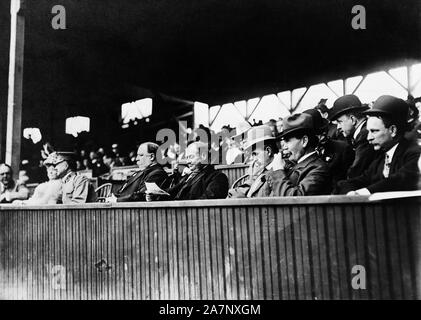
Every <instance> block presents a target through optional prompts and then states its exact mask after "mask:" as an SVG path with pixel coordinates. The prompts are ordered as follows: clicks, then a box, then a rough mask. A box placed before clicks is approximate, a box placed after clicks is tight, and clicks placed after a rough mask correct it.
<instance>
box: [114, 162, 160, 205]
mask: <svg viewBox="0 0 421 320" xmlns="http://www.w3.org/2000/svg"><path fill="white" fill-rule="evenodd" d="M167 177H168V176H167V173H166V172H165V170H164V169H163V168H162V166H161V165H159V164H154V165H151V166H149V167H147V168H146V169H144V170H142V171H139V172H136V173H135V174H133V175H132V176H131V177H130V178H129V179H128V180H127V182H126V183H125V184H124V185H123V186H122V187H121V188H120V189H119V190H118V191H117V193H116V194H115V196H116V197H117V202H125V201H145V200H146V199H145V191H146V185H145V182H155V183H156V184H157V185H158V187H160V188H162V186H163V184H164V183H165V180H166V179H167Z"/></svg>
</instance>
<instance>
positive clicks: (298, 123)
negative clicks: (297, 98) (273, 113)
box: [279, 113, 315, 138]
mask: <svg viewBox="0 0 421 320" xmlns="http://www.w3.org/2000/svg"><path fill="white" fill-rule="evenodd" d="M283 128H284V130H283V131H282V132H281V133H280V134H279V138H285V137H286V136H290V135H291V134H292V133H297V132H306V133H313V134H315V130H314V125H313V119H312V117H311V115H309V114H307V113H297V114H293V115H291V116H289V117H286V118H285V119H284V121H283Z"/></svg>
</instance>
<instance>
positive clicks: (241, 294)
mask: <svg viewBox="0 0 421 320" xmlns="http://www.w3.org/2000/svg"><path fill="white" fill-rule="evenodd" d="M234 230H235V256H236V259H237V268H238V269H237V272H238V273H237V275H238V278H237V281H238V282H237V285H238V298H239V299H240V300H244V299H245V283H244V257H243V246H242V241H243V240H242V235H241V208H235V209H234Z"/></svg>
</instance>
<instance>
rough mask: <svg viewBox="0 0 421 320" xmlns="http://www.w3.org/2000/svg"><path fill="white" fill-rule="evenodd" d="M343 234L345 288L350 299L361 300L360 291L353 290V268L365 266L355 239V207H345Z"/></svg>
mask: <svg viewBox="0 0 421 320" xmlns="http://www.w3.org/2000/svg"><path fill="white" fill-rule="evenodd" d="M342 208H343V216H342V218H343V221H342V222H343V228H342V229H343V230H345V231H344V232H343V234H344V252H345V258H346V267H345V274H344V277H345V279H346V281H344V283H345V284H346V285H345V287H347V291H348V297H349V299H359V298H360V290H355V289H353V288H352V285H351V281H352V273H351V271H352V268H353V267H354V266H356V265H361V264H362V265H364V264H363V262H364V261H363V260H361V259H358V257H359V255H358V250H357V246H356V244H357V239H356V237H355V234H356V227H355V225H354V208H355V205H353V206H348V205H343V206H342Z"/></svg>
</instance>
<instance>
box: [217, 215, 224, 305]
mask: <svg viewBox="0 0 421 320" xmlns="http://www.w3.org/2000/svg"><path fill="white" fill-rule="evenodd" d="M222 214H223V209H222V208H217V209H215V236H216V249H217V251H216V252H217V265H218V267H217V277H218V283H219V291H218V299H221V300H222V299H225V276H224V274H225V272H224V244H223V229H222V218H221V215H222Z"/></svg>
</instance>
